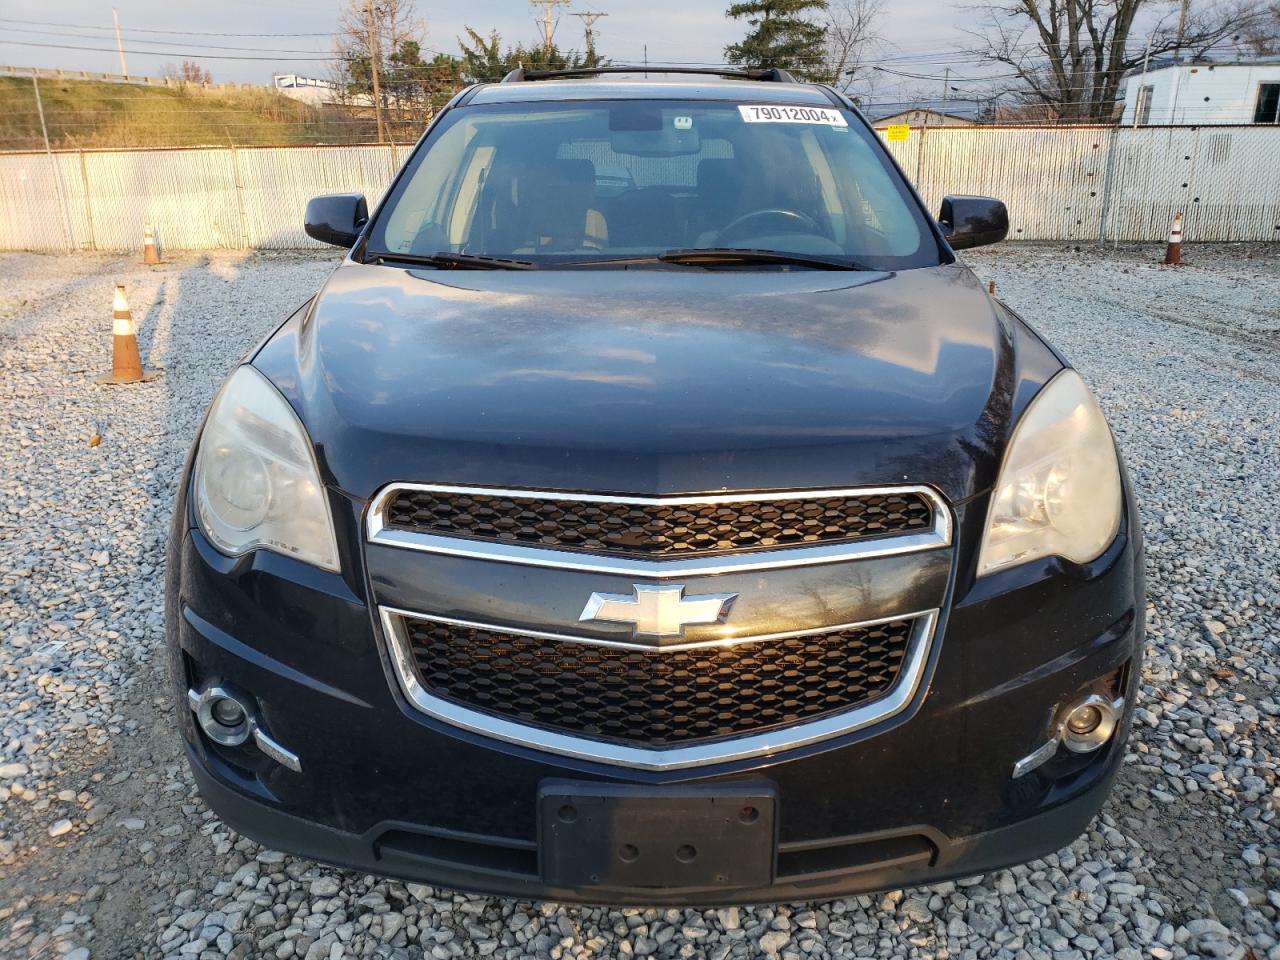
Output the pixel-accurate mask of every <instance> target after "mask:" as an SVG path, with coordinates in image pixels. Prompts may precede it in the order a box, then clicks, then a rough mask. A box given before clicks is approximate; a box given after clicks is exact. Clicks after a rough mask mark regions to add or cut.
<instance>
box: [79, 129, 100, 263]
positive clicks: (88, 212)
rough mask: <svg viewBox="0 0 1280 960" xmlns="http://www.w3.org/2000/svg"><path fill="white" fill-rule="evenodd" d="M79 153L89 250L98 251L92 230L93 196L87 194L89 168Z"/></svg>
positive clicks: (95, 237) (81, 153) (82, 154)
mask: <svg viewBox="0 0 1280 960" xmlns="http://www.w3.org/2000/svg"><path fill="white" fill-rule="evenodd" d="M79 153H80V186H81V189H83V190H84V219H85V222H86V223H87V224H88V226H89V249H90V250H97V249H98V237H97V235H96V234H95V233H94V230H93V194H92V193H90V192H89V168H88V165H87V164H86V163H85V162H84V151H83V150H81V151H79Z"/></svg>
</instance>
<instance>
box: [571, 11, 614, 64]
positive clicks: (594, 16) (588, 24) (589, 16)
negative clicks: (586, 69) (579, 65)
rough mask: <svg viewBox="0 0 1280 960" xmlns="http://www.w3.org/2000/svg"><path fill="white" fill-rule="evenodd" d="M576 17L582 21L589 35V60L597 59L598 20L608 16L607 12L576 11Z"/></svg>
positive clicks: (584, 30)
mask: <svg viewBox="0 0 1280 960" xmlns="http://www.w3.org/2000/svg"><path fill="white" fill-rule="evenodd" d="M574 16H575V17H577V18H578V19H579V20H581V21H582V30H583V32H584V33H585V34H586V35H587V61H588V62H591V61H593V60H595V56H596V21H597V20H599V19H600V18H601V17H607V16H608V14H607V13H593V12H590V11H589V12H587V13H575V14H574Z"/></svg>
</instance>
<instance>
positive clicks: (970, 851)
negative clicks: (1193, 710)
mask: <svg viewBox="0 0 1280 960" xmlns="http://www.w3.org/2000/svg"><path fill="white" fill-rule="evenodd" d="M180 509H181V508H180ZM1129 514H1130V516H1132V515H1133V514H1132V505H1131V504H1130V511H1129ZM180 515H181V514H180ZM348 516H349V518H350V522H351V526H352V528H353V530H354V529H356V525H357V524H358V521H359V518H358V515H352V514H348ZM970 520H971V522H972V523H976V522H977V520H976V519H975V518H973V517H971V518H970ZM960 521H961V525H962V526H963V525H964V523H965V521H964V517H963V512H962V514H961V517H960ZM339 522H340V525H345V523H343V522H342V521H339ZM341 533H342V531H340V537H341ZM177 534H178V536H177V538H176V539H175V541H174V542H172V543H171V544H170V564H169V583H168V602H169V617H168V638H169V649H170V653H171V658H170V665H171V672H172V680H173V684H174V690H175V694H176V695H178V696H179V697H180V698H181V702H182V703H183V704H184V705H185V703H186V700H187V691H188V689H189V688H190V687H192V686H197V685H200V684H207V683H209V682H214V681H216V682H219V683H225V684H228V685H230V686H233V687H234V688H236V689H238V690H240V691H244V692H245V693H247V694H248V695H249V696H250V697H252V698H253V700H254V703H255V705H256V708H257V710H258V713H259V715H260V718H261V721H262V723H263V725H264V728H265V729H267V730H269V731H270V734H271V736H272V737H273V738H274V739H275V741H277V742H279V743H280V744H283V745H285V746H286V747H288V749H289V750H291V751H293V752H295V753H296V754H297V755H298V757H299V758H300V759H301V763H302V771H301V772H294V771H291V770H289V769H287V768H286V767H284V766H282V765H281V764H279V763H277V762H275V761H273V760H271V759H270V758H268V757H266V756H265V755H263V754H262V753H261V752H260V751H254V750H252V749H250V748H234V749H227V748H224V747H220V746H218V745H216V744H213V743H212V742H211V741H209V740H208V739H207V738H206V737H205V736H204V734H203V733H201V732H200V731H199V730H198V729H197V727H196V725H195V723H194V722H193V715H192V714H191V712H190V711H189V710H187V709H185V706H184V708H183V709H182V710H180V711H179V716H180V726H181V729H182V732H183V735H184V737H185V738H186V741H187V750H188V756H189V758H190V761H191V765H192V769H193V770H194V772H195V775H196V778H197V783H198V785H199V787H200V791H201V793H202V795H203V796H204V797H205V799H206V800H207V801H208V802H209V804H210V805H211V806H212V807H213V809H214V810H215V811H216V812H217V813H218V814H219V816H221V817H222V818H223V819H224V820H225V821H226V822H227V823H229V824H230V825H231V826H232V827H234V828H235V829H236V830H238V831H239V832H241V833H243V834H245V835H247V836H250V837H253V838H255V839H257V840H260V841H262V842H264V843H266V844H269V845H271V846H273V847H276V848H280V849H284V850H287V851H290V852H294V853H298V854H302V855H306V856H309V857H313V858H315V859H318V860H324V861H328V862H333V863H337V864H341V865H344V866H348V867H353V868H358V869H361V870H365V871H369V872H373V873H379V874H387V875H393V876H398V877H402V878H405V879H411V880H417V881H422V882H427V883H431V884H435V885H441V886H448V887H455V888H458V889H464V890H473V891H480V892H486V893H496V894H503V895H513V896H520V897H528V898H549V899H557V900H564V901H578V902H589V903H612V904H688V905H713V904H723V903H730V902H732V903H748V902H764V901H781V900H812V899H820V898H828V897H834V896H837V895H845V894H850V893H857V892H865V891H869V890H877V889H885V888H891V887H899V886H904V885H912V884H919V883H927V882H933V881H937V880H941V879H944V878H947V877H954V876H962V875H971V874H975V873H980V872H984V871H987V870H990V869H994V868H997V867H1000V866H1005V865H1008V864H1011V863H1015V862H1020V861H1024V860H1027V859H1030V858H1033V857H1035V856H1038V855H1042V854H1044V853H1048V852H1051V851H1053V850H1056V849H1059V848H1060V847H1062V846H1064V845H1065V844H1067V843H1069V842H1070V841H1071V840H1072V839H1074V838H1075V837H1076V836H1078V835H1079V833H1080V832H1081V831H1082V830H1083V829H1084V828H1085V826H1086V825H1087V823H1088V822H1089V820H1090V818H1091V817H1092V816H1093V815H1094V814H1095V813H1096V811H1097V809H1098V808H1099V806H1100V805H1101V804H1102V802H1103V800H1104V799H1105V796H1106V793H1107V790H1108V788H1109V785H1110V782H1111V779H1112V777H1113V776H1114V774H1115V771H1116V769H1117V767H1118V766H1119V764H1120V763H1121V761H1122V759H1123V743H1124V740H1125V738H1126V736H1127V733H1128V722H1127V714H1128V711H1126V719H1125V721H1124V723H1123V724H1122V726H1121V729H1120V730H1119V731H1118V733H1117V735H1116V736H1115V737H1114V738H1113V739H1112V740H1111V742H1110V743H1108V745H1107V746H1105V747H1103V748H1102V749H1101V750H1099V751H1097V752H1096V753H1092V754H1087V755H1079V756H1077V755H1067V754H1066V753H1065V751H1060V752H1059V754H1058V755H1057V756H1056V757H1054V758H1053V759H1052V760H1050V761H1049V762H1048V763H1046V764H1044V765H1043V766H1042V767H1040V768H1038V769H1037V770H1035V771H1033V772H1032V773H1029V774H1026V775H1024V776H1021V777H1018V778H1017V779H1014V778H1013V777H1012V773H1013V768H1014V765H1015V764H1016V763H1017V761H1019V760H1020V759H1022V758H1023V757H1025V756H1027V755H1028V754H1030V753H1032V752H1033V751H1035V750H1036V749H1037V748H1038V747H1040V746H1041V745H1042V744H1043V742H1044V740H1045V736H1046V733H1045V732H1046V729H1047V726H1048V720H1049V716H1050V713H1051V711H1052V709H1053V707H1054V705H1055V704H1058V703H1061V702H1063V701H1064V700H1065V699H1067V698H1070V697H1071V696H1073V695H1074V694H1076V693H1077V692H1078V691H1080V690H1082V689H1084V688H1085V687H1087V686H1088V685H1089V684H1091V683H1093V682H1095V681H1097V680H1098V679H1099V678H1103V677H1107V676H1114V675H1118V676H1120V677H1122V678H1123V689H1122V690H1120V691H1118V692H1119V693H1120V694H1122V695H1123V696H1124V698H1125V700H1126V702H1127V703H1130V704H1131V702H1132V698H1133V693H1134V690H1135V688H1136V682H1137V675H1138V669H1137V667H1138V661H1139V658H1140V655H1141V646H1142V636H1143V623H1142V613H1143V607H1144V599H1143V578H1142V557H1141V549H1140V540H1139V539H1138V536H1139V535H1138V532H1137V529H1136V527H1134V526H1128V525H1127V526H1126V530H1125V531H1124V532H1122V534H1121V535H1120V537H1118V538H1117V540H1116V542H1115V543H1114V544H1113V545H1112V547H1111V548H1110V549H1109V550H1108V551H1107V553H1105V554H1104V555H1103V556H1102V557H1100V558H1099V559H1098V560H1097V561H1094V562H1093V563H1092V564H1090V565H1088V566H1087V567H1075V566H1069V565H1065V564H1062V563H1060V562H1058V561H1046V562H1044V563H1042V564H1031V565H1028V566H1027V567H1024V568H1019V569H1015V570H1012V571H1009V572H1007V573H1005V574H999V575H996V576H992V577H988V578H984V579H983V580H981V581H978V582H977V583H976V584H974V583H972V582H970V583H969V584H968V586H967V587H966V588H964V589H958V588H957V589H955V590H953V593H952V596H953V599H952V601H951V603H950V605H949V609H948V610H947V611H946V612H945V617H944V622H943V623H942V624H941V625H940V628H939V632H938V635H937V637H936V639H935V643H934V655H933V656H934V661H935V662H934V663H933V664H932V666H931V669H930V671H929V680H928V684H927V686H926V687H925V688H924V689H922V691H921V693H920V695H919V696H918V697H917V698H916V700H915V701H914V702H913V705H912V706H911V708H910V709H909V710H908V711H907V712H905V713H904V714H903V715H902V716H900V717H897V718H895V719H894V720H893V721H892V722H886V723H884V724H880V725H876V726H873V727H871V728H869V729H865V730H859V731H857V732H855V733H851V734H849V735H847V736H843V737H837V738H833V739H830V740H825V741H823V742H821V743H816V744H810V745H807V746H804V747H800V748H796V749H793V750H787V751H785V752H782V753H779V754H777V755H774V756H769V757H765V758H759V757H757V758H752V759H746V760H742V761H737V762H728V763H721V764H717V765H715V766H712V767H706V768H698V769H692V770H673V771H644V770H629V769H625V768H618V767H616V766H606V765H603V764H600V763H596V762H591V761H587V760H578V759H574V758H570V757H565V756H554V755H551V754H547V753H545V752H540V751H538V750H535V749H531V748H529V747H528V746H525V745H521V744H514V743H504V742H500V741H497V740H493V739H490V738H486V737H484V736H482V735H479V734H474V733H470V732H467V731H464V730H461V729H459V728H457V727H454V726H450V725H448V724H445V723H443V722H441V721H438V720H435V719H433V718H431V717H428V716H425V715H424V714H422V713H420V712H418V711H417V710H415V709H414V708H413V707H412V706H411V705H410V704H408V703H407V702H406V700H405V699H404V696H403V694H402V693H401V691H400V689H399V687H398V685H397V683H396V681H395V679H394V676H393V673H392V667H391V664H390V662H389V659H388V653H387V646H386V643H385V638H383V637H382V636H381V634H380V630H379V627H378V625H377V618H376V617H375V616H374V615H372V613H371V612H370V610H369V609H368V607H367V606H366V605H365V602H364V599H363V590H362V588H361V586H360V584H359V583H358V581H357V579H356V578H355V575H352V574H349V576H352V578H353V579H351V580H344V579H343V578H342V577H339V576H335V575H328V574H323V573H321V572H319V571H317V570H315V569H314V568H311V567H308V566H306V565H304V564H300V563H297V562H295V561H292V560H289V559H287V558H283V557H279V556H276V555H274V554H270V553H265V552H260V553H256V554H251V555H249V556H246V557H243V558H239V559H235V560H233V559H230V558H227V557H224V556H222V555H221V554H219V553H218V552H217V551H216V550H214V549H213V548H212V547H211V545H210V544H209V543H208V542H207V541H206V540H205V539H204V538H203V536H202V535H201V534H200V533H199V531H198V530H193V529H190V526H189V525H187V528H186V529H180V530H178V531H177ZM963 539H964V538H962V541H961V542H962V543H963ZM351 560H352V563H351V564H350V567H351V568H355V569H359V567H360V564H359V559H358V558H351ZM955 576H956V581H957V584H959V583H963V582H964V580H965V578H966V576H967V574H966V571H965V564H964V563H963V562H961V563H958V564H957V570H956V574H955ZM1117 672H1118V674H1117ZM564 780H570V781H574V782H576V783H578V784H581V785H583V786H584V789H589V788H590V785H591V784H593V783H594V784H600V785H607V786H608V787H609V788H611V789H612V788H613V787H615V786H621V787H625V788H627V789H629V790H633V791H634V792H635V793H636V794H637V795H649V794H659V793H661V792H662V791H664V790H668V789H671V788H674V787H676V786H679V785H704V786H707V787H708V788H709V789H714V788H715V786H716V785H717V784H724V785H737V784H741V783H743V782H744V781H751V782H753V783H755V782H758V783H763V784H766V785H767V786H768V788H769V789H770V790H771V791H773V792H774V794H775V795H776V797H777V821H776V839H777V847H776V857H775V858H774V862H773V867H772V870H771V871H770V879H769V881H768V882H767V883H763V884H754V885H751V886H743V885H737V886H728V887H726V886H724V885H716V884H703V885H695V886H687V885H681V884H680V883H679V880H678V872H673V874H672V877H671V882H670V883H664V884H662V885H660V886H643V887H628V886H619V885H610V884H608V883H603V884H583V885H573V886H565V885H558V884H556V883H554V882H551V881H549V880H548V879H547V877H546V875H545V870H544V865H543V864H542V863H541V862H540V857H539V823H538V815H537V806H538V805H537V798H538V794H539V790H540V789H541V788H542V786H543V785H544V784H546V783H548V782H552V781H564ZM602 789H603V787H602Z"/></svg>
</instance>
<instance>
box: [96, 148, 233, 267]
mask: <svg viewBox="0 0 1280 960" xmlns="http://www.w3.org/2000/svg"><path fill="white" fill-rule="evenodd" d="M85 166H86V170H87V179H88V182H89V192H90V200H91V202H90V204H89V206H90V209H91V210H92V216H93V245H94V246H95V247H96V248H97V249H99V250H139V249H141V243H142V232H143V230H144V228H145V227H146V225H147V224H148V223H149V224H151V225H152V226H153V227H154V228H155V231H156V238H157V240H158V242H159V243H160V244H161V246H162V247H168V248H169V249H173V250H208V249H223V248H231V249H238V248H241V247H243V246H244V245H245V243H244V236H243V231H242V227H241V222H240V221H241V218H240V212H239V204H238V203H237V199H236V181H235V170H234V167H233V164H232V151H231V150H230V149H221V148H218V149H209V148H202V149H198V150H120V151H111V152H109V153H86V154H85Z"/></svg>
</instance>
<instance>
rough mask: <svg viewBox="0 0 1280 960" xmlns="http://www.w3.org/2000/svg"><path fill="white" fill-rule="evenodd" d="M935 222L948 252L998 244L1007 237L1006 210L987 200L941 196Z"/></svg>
mask: <svg viewBox="0 0 1280 960" xmlns="http://www.w3.org/2000/svg"><path fill="white" fill-rule="evenodd" d="M938 223H940V224H942V232H943V234H944V235H945V236H946V238H947V242H948V243H950V244H951V249H952V250H967V249H968V248H969V247H983V246H986V245H987V244H988V243H999V242H1000V241H1001V240H1003V239H1004V238H1005V237H1006V236H1008V235H1009V211H1008V209H1007V208H1006V207H1005V205H1004V203H1003V202H1001V201H1000V200H994V199H992V198H991V197H964V196H954V197H952V196H948V197H943V198H942V212H941V213H939V214H938Z"/></svg>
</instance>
